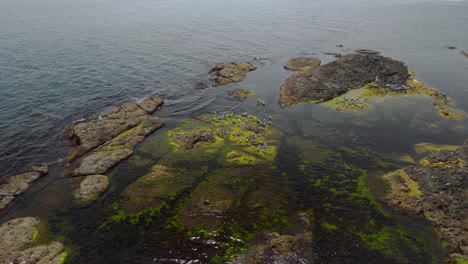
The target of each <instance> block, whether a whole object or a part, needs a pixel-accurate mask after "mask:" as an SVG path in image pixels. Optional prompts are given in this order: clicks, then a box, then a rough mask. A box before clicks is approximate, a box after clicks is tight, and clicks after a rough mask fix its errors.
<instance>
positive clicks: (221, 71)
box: [209, 62, 257, 87]
mask: <svg viewBox="0 0 468 264" xmlns="http://www.w3.org/2000/svg"><path fill="white" fill-rule="evenodd" d="M256 69H257V67H256V66H254V65H252V64H250V63H248V62H226V63H221V64H218V65H216V66H214V67H213V68H212V69H211V70H210V71H209V73H211V74H214V75H215V77H214V79H213V81H212V85H213V86H214V87H216V86H220V85H225V84H229V83H233V82H240V81H242V80H244V79H245V77H246V76H247V73H248V72H250V71H254V70H256Z"/></svg>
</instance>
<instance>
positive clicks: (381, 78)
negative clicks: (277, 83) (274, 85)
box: [279, 54, 411, 106]
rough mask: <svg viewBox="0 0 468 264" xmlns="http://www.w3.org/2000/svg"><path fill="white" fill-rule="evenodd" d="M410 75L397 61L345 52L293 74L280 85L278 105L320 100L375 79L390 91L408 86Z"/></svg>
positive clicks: (331, 97) (406, 88) (400, 89)
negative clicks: (342, 54)
mask: <svg viewBox="0 0 468 264" xmlns="http://www.w3.org/2000/svg"><path fill="white" fill-rule="evenodd" d="M409 77H410V74H409V73H408V69H407V67H406V66H405V65H404V64H403V63H402V62H399V61H396V60H392V59H390V58H387V57H383V56H379V55H372V54H366V55H364V54H348V55H344V56H342V57H340V58H338V59H337V60H335V61H332V62H330V63H327V64H324V65H322V66H319V67H318V68H316V69H315V70H312V71H300V72H296V73H294V74H293V75H292V76H291V77H289V78H288V79H287V80H286V81H285V82H284V83H283V85H282V86H281V89H280V99H279V104H280V105H281V106H290V105H293V104H298V103H306V102H315V103H317V102H322V101H326V100H330V99H333V98H334V97H336V96H338V95H341V94H344V93H346V92H347V91H348V90H350V89H353V88H358V87H362V86H364V85H365V84H367V83H371V82H375V83H376V84H377V85H378V86H379V87H385V88H388V89H391V90H393V91H404V90H408V89H411V88H410V87H409V86H408V85H407V83H406V82H407V80H408V79H409Z"/></svg>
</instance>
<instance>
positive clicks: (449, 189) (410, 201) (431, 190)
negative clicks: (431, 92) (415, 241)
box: [386, 140, 468, 259]
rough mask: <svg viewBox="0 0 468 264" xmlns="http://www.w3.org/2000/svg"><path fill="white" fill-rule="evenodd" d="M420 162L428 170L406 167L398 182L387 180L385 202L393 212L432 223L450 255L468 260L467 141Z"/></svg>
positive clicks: (422, 167)
mask: <svg viewBox="0 0 468 264" xmlns="http://www.w3.org/2000/svg"><path fill="white" fill-rule="evenodd" d="M423 161H425V162H426V164H425V165H427V166H410V167H406V168H404V169H403V170H400V171H399V173H398V174H397V175H398V176H399V178H393V179H389V181H390V183H391V186H392V191H391V192H390V193H389V194H388V195H387V197H386V201H387V203H388V204H389V205H390V206H391V207H392V208H394V209H395V210H398V211H403V212H405V213H409V214H411V215H419V216H424V217H425V218H426V219H428V220H429V221H431V222H432V223H433V224H434V225H435V226H436V227H437V228H438V229H439V230H440V232H441V233H442V234H443V236H444V238H445V239H446V241H447V242H446V243H447V244H448V245H450V247H449V250H450V251H451V252H450V253H454V254H457V255H456V256H457V257H460V256H461V257H462V258H464V259H467V258H468V245H467V244H466V243H467V242H466V238H467V237H468V232H467V230H466V217H465V215H466V190H467V188H468V166H466V164H468V163H467V162H468V140H467V141H465V143H464V144H463V145H462V146H461V147H460V148H459V149H457V150H454V151H452V150H443V151H441V152H440V153H434V154H431V155H429V156H428V157H426V158H425V159H424V160H423ZM392 177H394V176H392ZM387 179H388V177H387Z"/></svg>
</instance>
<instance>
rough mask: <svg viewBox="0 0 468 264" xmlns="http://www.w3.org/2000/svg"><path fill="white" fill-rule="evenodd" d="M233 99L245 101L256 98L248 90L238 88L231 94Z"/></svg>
mask: <svg viewBox="0 0 468 264" xmlns="http://www.w3.org/2000/svg"><path fill="white" fill-rule="evenodd" d="M231 95H232V98H234V99H235V100H238V101H244V100H245V99H247V98H249V97H252V96H255V95H256V94H255V93H254V92H251V91H249V90H248V89H247V88H237V89H234V91H232V92H231Z"/></svg>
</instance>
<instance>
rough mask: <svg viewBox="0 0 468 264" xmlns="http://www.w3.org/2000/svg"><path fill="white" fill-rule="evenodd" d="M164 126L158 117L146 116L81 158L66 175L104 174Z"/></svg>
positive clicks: (163, 122)
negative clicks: (136, 124) (135, 124)
mask: <svg viewBox="0 0 468 264" xmlns="http://www.w3.org/2000/svg"><path fill="white" fill-rule="evenodd" d="M164 124H165V121H164V120H163V119H161V118H159V117H153V116H146V118H145V119H143V120H142V122H141V123H140V124H139V125H138V126H136V127H134V128H132V129H130V130H128V131H126V132H125V133H122V134H121V135H119V136H116V137H115V138H113V139H111V140H109V141H108V142H106V143H104V144H103V145H101V146H100V147H98V148H97V149H95V150H93V151H92V152H90V153H89V154H88V155H86V156H85V157H83V159H82V160H81V161H80V163H79V164H78V165H77V166H76V167H74V168H73V169H72V170H71V171H70V172H69V173H68V174H69V175H71V176H82V175H95V174H104V173H105V172H106V171H107V170H109V169H110V168H112V167H114V166H115V165H116V164H117V163H119V162H120V161H122V160H124V159H126V158H128V157H129V156H130V155H132V154H133V147H134V146H135V145H136V144H138V143H139V142H141V141H142V140H143V139H144V138H145V136H147V135H149V134H150V133H152V132H154V131H155V130H157V129H159V128H160V127H162V126H163V125H164Z"/></svg>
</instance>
